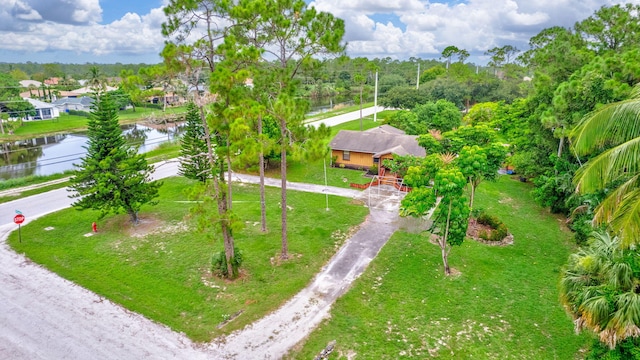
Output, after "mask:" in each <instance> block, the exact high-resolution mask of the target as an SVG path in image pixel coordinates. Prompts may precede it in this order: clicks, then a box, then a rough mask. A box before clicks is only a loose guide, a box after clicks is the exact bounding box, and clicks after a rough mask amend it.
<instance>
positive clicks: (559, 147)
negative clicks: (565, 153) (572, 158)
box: [558, 136, 564, 157]
mask: <svg viewBox="0 0 640 360" xmlns="http://www.w3.org/2000/svg"><path fill="white" fill-rule="evenodd" d="M563 147H564V136H562V137H561V138H560V144H558V157H561V156H562V148H563Z"/></svg>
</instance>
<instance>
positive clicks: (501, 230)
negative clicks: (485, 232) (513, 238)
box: [489, 224, 509, 241]
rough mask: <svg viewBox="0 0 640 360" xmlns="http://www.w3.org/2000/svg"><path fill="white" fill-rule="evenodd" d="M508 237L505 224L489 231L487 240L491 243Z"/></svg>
mask: <svg viewBox="0 0 640 360" xmlns="http://www.w3.org/2000/svg"><path fill="white" fill-rule="evenodd" d="M507 235H509V231H508V230H507V226H506V225H505V224H500V225H498V227H497V228H496V229H494V230H493V231H491V236H490V237H489V240H491V241H502V239H504V238H506V237H507Z"/></svg>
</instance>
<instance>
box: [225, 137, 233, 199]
mask: <svg viewBox="0 0 640 360" xmlns="http://www.w3.org/2000/svg"><path fill="white" fill-rule="evenodd" d="M229 147H230V145H229V138H227V159H226V160H227V197H228V199H227V203H228V205H227V207H228V208H229V210H232V209H233V196H232V195H233V193H232V192H231V151H230V149H229Z"/></svg>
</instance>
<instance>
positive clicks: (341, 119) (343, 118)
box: [307, 106, 384, 127]
mask: <svg viewBox="0 0 640 360" xmlns="http://www.w3.org/2000/svg"><path fill="white" fill-rule="evenodd" d="M377 109H378V112H380V111H382V110H384V108H383V107H381V106H378V108H377ZM374 112H376V107H375V106H372V107H368V108H364V109H362V117H365V116H369V115H373V113H374ZM357 119H360V110H356V111H352V112H349V113H345V114H342V115H338V116H333V117H330V118H326V119H322V120H317V121H310V122H308V123H307V124H309V125H313V126H315V127H318V126H320V124H325V125H327V126H334V125H338V124H342V123H345V122H348V121H352V120H357Z"/></svg>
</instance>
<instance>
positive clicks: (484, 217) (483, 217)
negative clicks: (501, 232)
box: [477, 212, 502, 229]
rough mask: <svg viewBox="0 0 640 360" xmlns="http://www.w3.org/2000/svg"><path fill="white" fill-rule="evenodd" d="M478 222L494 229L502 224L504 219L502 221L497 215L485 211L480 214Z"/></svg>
mask: <svg viewBox="0 0 640 360" xmlns="http://www.w3.org/2000/svg"><path fill="white" fill-rule="evenodd" d="M477 220H478V223H479V224H482V225H487V226H490V227H492V228H494V229H497V228H498V226H500V225H501V224H502V221H500V219H498V218H497V217H495V216H493V215H489V214H487V213H485V212H483V213H480V215H478V218H477Z"/></svg>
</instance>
